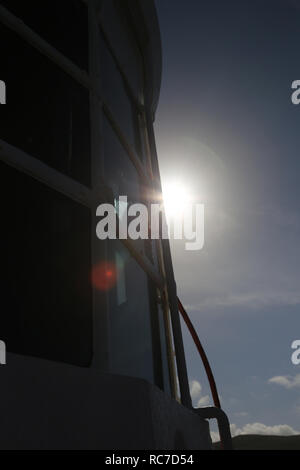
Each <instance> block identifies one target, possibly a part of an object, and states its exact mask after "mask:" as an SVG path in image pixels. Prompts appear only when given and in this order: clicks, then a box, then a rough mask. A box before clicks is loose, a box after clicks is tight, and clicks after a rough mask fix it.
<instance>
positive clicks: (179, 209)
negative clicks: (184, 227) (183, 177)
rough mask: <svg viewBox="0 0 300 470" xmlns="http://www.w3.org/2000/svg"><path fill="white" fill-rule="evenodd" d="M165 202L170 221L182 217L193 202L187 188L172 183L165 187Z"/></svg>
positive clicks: (179, 183)
mask: <svg viewBox="0 0 300 470" xmlns="http://www.w3.org/2000/svg"><path fill="white" fill-rule="evenodd" d="M163 201H164V206H165V211H166V217H167V218H168V219H170V218H174V217H177V216H182V214H183V212H184V208H185V207H186V205H187V204H188V203H189V202H190V201H191V196H190V194H189V191H188V189H187V187H186V186H185V185H184V184H182V183H181V182H177V181H174V182H171V183H166V184H165V185H163Z"/></svg>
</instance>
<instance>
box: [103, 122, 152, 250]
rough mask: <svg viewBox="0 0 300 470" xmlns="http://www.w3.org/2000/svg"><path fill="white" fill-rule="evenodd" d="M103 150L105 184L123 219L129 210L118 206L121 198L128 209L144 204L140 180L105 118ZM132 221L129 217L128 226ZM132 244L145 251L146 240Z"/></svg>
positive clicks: (139, 240)
mask: <svg viewBox="0 0 300 470" xmlns="http://www.w3.org/2000/svg"><path fill="white" fill-rule="evenodd" d="M103 150H104V179H105V183H106V184H107V185H108V186H109V187H110V188H111V190H112V193H113V197H114V201H115V206H116V209H117V212H118V214H119V217H120V218H121V217H122V215H123V214H124V210H126V209H127V208H126V207H124V206H122V205H119V204H118V200H119V196H127V202H128V207H129V205H131V204H134V203H141V202H143V201H142V195H141V185H140V178H139V175H138V173H137V170H136V168H135V166H134V165H133V163H132V161H131V160H130V158H129V156H128V155H127V153H126V152H125V150H124V148H123V147H122V145H121V143H120V141H119V139H118V137H117V135H116V134H115V132H114V130H113V129H112V127H111V125H110V123H109V122H108V120H107V119H106V118H105V117H103ZM134 218H135V217H133V219H134ZM131 219H132V218H131V217H129V216H128V218H127V220H128V224H129V223H130V221H131ZM131 242H132V244H133V245H134V246H135V248H136V250H138V251H140V252H143V251H144V249H145V241H144V240H142V239H137V240H131Z"/></svg>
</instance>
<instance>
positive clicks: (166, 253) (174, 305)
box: [147, 112, 192, 408]
mask: <svg viewBox="0 0 300 470" xmlns="http://www.w3.org/2000/svg"><path fill="white" fill-rule="evenodd" d="M147 124H148V133H149V144H150V150H151V155H152V158H153V160H154V161H153V163H155V164H154V169H153V170H154V176H155V177H156V178H155V179H156V183H157V184H158V186H159V187H158V188H157V190H158V191H160V192H161V182H160V175H159V168H158V159H157V152H156V145H155V137H154V131H153V123H152V119H151V117H150V113H149V112H147ZM161 242H162V251H163V261H164V268H165V273H166V283H167V290H168V297H169V307H170V314H171V322H172V329H173V335H174V347H175V353H176V365H177V372H178V381H179V388H180V395H181V402H182V404H183V405H184V406H186V407H188V408H192V400H191V394H190V388H189V381H188V374H187V368H186V360H185V353H184V345H183V338H182V331H181V324H180V317H179V311H178V302H177V289H176V282H175V278H174V272H173V263H172V258H171V250H170V243H169V240H168V239H162V240H161Z"/></svg>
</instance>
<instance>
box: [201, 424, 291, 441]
mask: <svg viewBox="0 0 300 470" xmlns="http://www.w3.org/2000/svg"><path fill="white" fill-rule="evenodd" d="M230 430H231V435H232V437H234V436H239V435H245V434H260V435H266V436H294V435H297V434H300V431H296V430H295V429H293V428H292V427H291V426H289V425H288V424H276V425H275V426H267V425H266V424H263V423H249V424H245V426H243V427H241V428H238V427H237V426H236V424H231V425H230ZM210 434H211V438H212V440H213V442H217V441H219V440H220V438H219V433H218V432H214V431H213V432H211V433H210Z"/></svg>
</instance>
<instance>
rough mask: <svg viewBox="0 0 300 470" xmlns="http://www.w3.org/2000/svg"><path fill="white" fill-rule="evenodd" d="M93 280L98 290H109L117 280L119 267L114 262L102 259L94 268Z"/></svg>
mask: <svg viewBox="0 0 300 470" xmlns="http://www.w3.org/2000/svg"><path fill="white" fill-rule="evenodd" d="M91 281H92V284H93V286H94V287H95V288H96V289H97V290H101V291H108V290H110V289H112V287H114V285H115V284H116V281H117V269H116V266H115V265H114V263H111V262H108V261H102V262H101V263H99V264H96V266H94V267H93V269H92V274H91Z"/></svg>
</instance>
